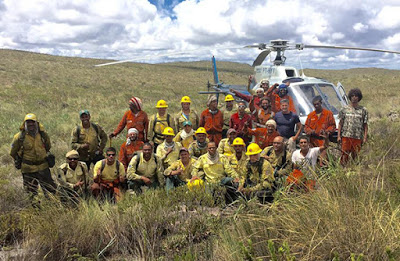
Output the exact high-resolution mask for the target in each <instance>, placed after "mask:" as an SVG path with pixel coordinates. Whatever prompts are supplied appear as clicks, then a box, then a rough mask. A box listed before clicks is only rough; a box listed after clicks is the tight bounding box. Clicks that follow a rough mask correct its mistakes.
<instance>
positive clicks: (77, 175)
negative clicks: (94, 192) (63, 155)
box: [57, 161, 89, 189]
mask: <svg viewBox="0 0 400 261" xmlns="http://www.w3.org/2000/svg"><path fill="white" fill-rule="evenodd" d="M57 177H58V181H59V182H60V184H61V185H63V186H67V187H69V188H71V189H72V188H74V185H75V184H76V183H78V182H79V181H83V182H86V185H88V184H89V171H88V168H87V166H86V163H85V162H82V161H79V162H78V165H77V166H76V168H75V170H73V169H71V168H70V166H69V164H68V163H63V164H61V166H60V167H59V168H58V176H57Z"/></svg>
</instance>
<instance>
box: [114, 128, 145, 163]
mask: <svg viewBox="0 0 400 261" xmlns="http://www.w3.org/2000/svg"><path fill="white" fill-rule="evenodd" d="M138 137H139V131H138V130H137V129H135V128H130V129H129V130H128V138H127V139H126V141H125V142H124V143H122V145H121V148H120V150H119V156H118V160H119V161H120V162H121V163H122V164H123V165H124V167H125V171H126V170H127V169H128V165H129V162H130V161H131V159H132V157H133V155H134V154H135V152H136V151H139V150H142V149H143V144H144V143H143V141H141V140H138Z"/></svg>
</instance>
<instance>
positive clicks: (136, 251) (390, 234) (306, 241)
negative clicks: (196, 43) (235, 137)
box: [0, 50, 400, 260]
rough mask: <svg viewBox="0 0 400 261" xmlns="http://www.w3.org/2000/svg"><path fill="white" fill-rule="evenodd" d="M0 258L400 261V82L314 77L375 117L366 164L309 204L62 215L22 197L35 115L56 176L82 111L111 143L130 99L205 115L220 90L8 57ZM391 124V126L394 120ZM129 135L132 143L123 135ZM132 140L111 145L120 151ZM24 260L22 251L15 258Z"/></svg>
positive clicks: (122, 208)
mask: <svg viewBox="0 0 400 261" xmlns="http://www.w3.org/2000/svg"><path fill="white" fill-rule="evenodd" d="M0 54H1V57H2V59H1V61H0V101H1V108H2V110H1V111H2V113H1V114H0V120H1V121H2V122H3V124H2V125H1V128H0V138H1V140H3V141H4V142H3V143H1V145H0V151H1V154H0V162H1V164H0V198H1V200H0V247H2V249H3V251H0V258H2V257H7V256H14V257H15V258H17V259H29V260H34V259H36V260H43V259H46V260H98V259H103V258H106V259H111V260H132V259H146V260H399V259H400V161H399V158H400V147H399V146H398V145H397V144H398V142H399V141H398V137H400V123H399V122H397V121H396V115H397V113H398V110H399V106H398V103H397V100H396V99H397V97H398V95H397V90H398V87H397V85H398V84H399V83H400V73H399V71H391V70H383V69H374V68H368V69H351V70H342V71H321V70H306V71H305V73H306V75H310V76H317V77H323V78H326V79H328V80H330V81H333V82H334V83H336V81H340V82H341V83H342V84H343V85H344V86H345V87H346V88H347V90H349V89H350V88H353V87H360V88H361V90H362V91H363V93H364V99H363V100H362V101H361V104H363V105H365V106H366V107H367V108H368V109H369V111H370V112H371V124H370V129H371V131H370V133H371V135H370V138H369V141H368V143H367V144H366V145H365V146H364V148H363V150H362V156H361V157H360V160H359V161H358V162H356V163H353V164H352V165H351V166H349V167H348V168H346V169H343V168H342V167H340V166H338V164H337V163H336V162H335V161H332V163H331V165H330V166H329V167H328V168H327V169H326V170H324V171H323V172H322V173H321V174H320V180H319V188H318V189H317V190H316V191H314V192H312V193H308V194H295V193H288V192H285V191H282V192H281V193H280V194H279V195H277V197H278V200H276V201H275V202H274V203H273V204H272V205H268V206H261V205H259V204H258V203H257V202H255V201H250V202H242V201H240V202H238V203H237V204H236V205H235V206H234V207H224V206H223V205H222V204H220V203H215V202H214V201H213V200H212V199H211V198H210V196H209V195H208V194H203V193H189V192H188V191H186V190H185V188H181V189H178V190H176V191H174V192H173V193H171V194H169V195H167V194H166V193H165V192H164V191H149V192H147V193H145V194H144V195H143V196H140V197H132V196H126V197H125V200H124V201H122V202H120V203H119V204H117V205H112V204H108V203H105V204H100V205H99V204H98V203H97V202H95V201H93V200H91V201H88V202H82V203H81V204H79V205H77V206H70V207H66V206H63V205H62V204H61V203H60V202H59V201H58V200H57V198H53V199H50V200H45V199H42V201H41V208H40V209H34V208H32V207H30V204H29V202H28V200H27V198H26V195H25V194H24V192H23V190H22V178H21V174H20V173H19V172H18V171H16V170H15V169H14V167H13V162H12V159H11V157H10V156H9V155H8V152H9V144H10V142H11V140H12V137H13V135H14V134H15V133H16V132H17V131H18V128H19V126H20V124H21V123H22V120H23V117H24V115H25V114H26V113H28V112H33V113H36V114H37V116H38V118H39V121H41V122H42V123H43V124H44V126H45V127H46V129H47V130H48V132H49V135H50V137H51V139H52V145H53V148H52V152H53V153H54V154H55V155H56V157H57V165H59V164H61V163H62V162H63V158H64V155H65V153H66V152H67V151H68V148H69V139H70V132H71V130H72V128H73V126H74V125H75V124H77V123H78V122H79V118H78V111H79V110H80V109H88V110H90V111H91V113H92V120H93V121H94V122H97V123H99V124H100V125H101V126H103V127H104V129H105V130H106V132H107V133H110V132H111V131H112V130H113V129H114V128H115V127H116V126H117V124H118V122H119V120H120V119H121V117H122V115H123V112H124V111H125V110H127V107H128V106H127V102H128V100H129V98H130V97H131V96H132V95H135V96H138V97H140V98H142V100H143V103H144V109H145V111H147V112H148V113H149V114H152V113H154V112H155V109H154V105H155V103H156V101H157V100H158V99H161V98H163V99H165V100H167V101H168V102H169V105H170V107H169V110H170V111H172V112H175V111H177V110H178V108H179V100H180V98H181V97H182V96H183V95H189V96H190V97H191V98H192V100H193V103H194V106H195V108H196V109H197V111H201V110H202V109H203V108H204V103H205V99H206V97H205V96H201V95H197V94H196V93H197V91H200V90H206V87H205V84H206V82H207V80H210V81H211V79H212V72H211V67H210V63H209V62H195V63H171V64H160V65H150V64H124V65H116V66H110V67H101V68H94V67H93V66H92V65H94V64H98V63H101V62H103V61H100V60H93V59H81V58H66V57H55V56H49V55H40V54H33V53H26V52H18V51H8V50H0ZM218 67H219V71H220V78H221V80H223V81H224V82H227V83H233V84H245V83H246V81H247V75H248V74H250V73H251V72H252V70H251V67H250V66H248V65H243V64H236V63H223V62H221V63H218ZM389 116H390V117H389ZM124 133H125V132H124ZM124 138H125V135H124V134H121V135H120V136H118V137H117V138H116V139H114V140H113V145H114V146H115V147H119V146H120V145H121V143H122V142H123V140H124ZM19 248H21V249H22V250H20V251H16V249H19Z"/></svg>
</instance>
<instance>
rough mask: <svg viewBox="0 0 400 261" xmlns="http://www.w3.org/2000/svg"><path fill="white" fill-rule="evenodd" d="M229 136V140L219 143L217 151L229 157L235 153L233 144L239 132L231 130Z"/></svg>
mask: <svg viewBox="0 0 400 261" xmlns="http://www.w3.org/2000/svg"><path fill="white" fill-rule="evenodd" d="M227 135H228V138H225V139H222V140H221V142H220V143H219V145H218V149H217V151H218V153H219V154H223V155H225V156H227V157H228V156H230V155H232V154H234V153H235V150H234V148H233V145H232V143H233V140H234V139H236V137H237V132H236V130H235V129H233V128H231V129H229V130H228V132H227Z"/></svg>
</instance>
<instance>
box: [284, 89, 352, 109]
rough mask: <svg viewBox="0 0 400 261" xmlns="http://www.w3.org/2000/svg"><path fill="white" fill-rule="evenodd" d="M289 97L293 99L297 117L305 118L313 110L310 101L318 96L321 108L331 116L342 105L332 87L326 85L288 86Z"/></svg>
mask: <svg viewBox="0 0 400 261" xmlns="http://www.w3.org/2000/svg"><path fill="white" fill-rule="evenodd" d="M289 95H291V97H292V98H293V101H294V103H295V106H296V109H297V112H298V114H299V116H307V115H308V114H309V113H310V112H312V111H313V110H314V106H313V104H312V99H313V98H314V97H315V96H317V95H320V96H321V97H322V100H323V101H322V106H323V107H324V108H326V109H328V110H330V111H332V113H333V114H338V113H339V110H340V108H341V107H342V106H343V105H344V104H343V102H342V100H341V99H340V97H339V95H338V93H337V92H336V89H335V87H334V86H333V85H331V84H328V83H318V84H316V83H302V84H293V85H290V86H289Z"/></svg>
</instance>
